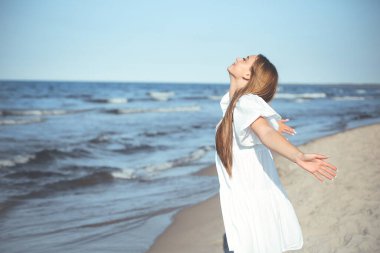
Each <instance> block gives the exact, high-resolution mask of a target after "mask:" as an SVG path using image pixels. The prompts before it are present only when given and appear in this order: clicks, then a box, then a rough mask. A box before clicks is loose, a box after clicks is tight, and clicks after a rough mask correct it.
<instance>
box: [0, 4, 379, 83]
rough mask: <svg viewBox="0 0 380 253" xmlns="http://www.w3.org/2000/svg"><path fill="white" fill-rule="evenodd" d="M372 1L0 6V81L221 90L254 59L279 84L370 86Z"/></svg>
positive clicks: (374, 61) (375, 48)
mask: <svg viewBox="0 0 380 253" xmlns="http://www.w3.org/2000/svg"><path fill="white" fill-rule="evenodd" d="M378 13H380V1H375V0H374V1H366V0H363V1H359V0H357V1H350V0H341V1H332V0H329V1H327V0H319V1H305V0H304V1H296V0H291V1H252V0H251V1H223V0H219V1H207V0H203V1H201V0H191V1H178V0H177V1H167V0H160V1H155V0H151V1H146V0H139V1H137V0H133V1H130V0H125V1H115V0H102V1H100V0H46V1H42V0H23V1H21V0H9V1H8V0H1V1H0V34H1V36H0V79H20V80H24V79H28V80H96V81H148V82H195V83H201V82H206V83H227V82H228V81H229V78H228V72H227V67H228V66H229V65H230V64H231V63H232V62H233V61H234V60H235V58H236V57H237V56H246V55H250V54H258V53H262V54H264V55H265V56H266V57H267V58H268V59H269V60H270V61H271V62H272V63H273V64H274V65H275V66H276V67H277V70H278V72H279V82H280V83H380V72H379V71H378V70H379V67H380V50H379V49H380V48H379V45H380V33H379V29H378V25H379V24H380V15H378Z"/></svg>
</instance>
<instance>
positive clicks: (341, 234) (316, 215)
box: [147, 124, 380, 253]
mask: <svg viewBox="0 0 380 253" xmlns="http://www.w3.org/2000/svg"><path fill="white" fill-rule="evenodd" d="M379 141H380V124H374V125H369V126H364V127H359V128H356V129H350V130H347V131H344V132H340V133H338V134H334V135H331V136H327V137H323V138H320V139H317V140H314V141H311V142H308V143H306V144H304V145H301V146H299V148H300V149H301V150H302V151H303V152H306V153H321V154H324V155H327V156H329V157H330V158H329V159H328V160H327V161H328V162H330V163H332V164H334V165H335V166H336V167H337V168H338V174H337V175H338V176H337V178H336V179H335V180H334V181H329V180H325V181H324V182H323V183H320V182H319V181H318V180H317V179H316V178H315V177H314V176H312V175H311V174H310V173H308V172H306V171H305V170H303V169H301V168H299V167H298V166H297V165H296V164H294V163H292V162H290V161H289V160H287V159H285V158H283V157H280V156H279V155H277V154H276V153H274V152H272V153H273V155H274V160H275V163H276V166H277V169H278V172H279V174H280V177H281V181H282V183H283V185H284V186H285V188H286V190H287V192H288V194H289V199H290V201H291V202H292V204H293V206H294V208H295V211H296V213H297V216H298V218H299V221H300V224H301V227H302V231H303V236H304V246H303V248H302V249H301V250H298V251H292V252H313V253H316V252H324V253H328V252H336V253H343V252H344V253H349V252H355V253H357V252H379V251H380V229H379V228H380V217H379V216H380V208H379V207H380V195H379V194H380V193H379V190H380V163H379V160H378V159H379V155H380V143H379ZM196 174H197V175H200V176H217V174H216V168H215V166H214V165H213V166H210V167H208V168H205V169H203V170H201V171H199V172H197V173H196ZM227 247H228V246H227V245H226V238H225V232H224V226H223V220H222V215H221V210H220V203H219V194H217V195H215V196H213V197H211V198H209V199H208V200H206V201H204V202H202V203H199V204H197V205H193V206H190V207H188V208H185V209H183V210H181V211H180V212H178V213H177V215H175V217H174V220H173V223H172V224H171V225H170V226H169V227H168V228H167V229H166V230H165V231H164V233H162V234H161V235H160V236H159V237H158V238H157V239H156V241H155V243H154V244H153V245H152V247H151V248H150V249H149V251H147V252H148V253H164V252H165V253H171V252H173V253H174V252H181V253H187V252H189V253H190V252H191V253H194V252H197V253H203V252H205V253H206V252H207V253H222V252H228V248H227Z"/></svg>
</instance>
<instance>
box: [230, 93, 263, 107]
mask: <svg viewBox="0 0 380 253" xmlns="http://www.w3.org/2000/svg"><path fill="white" fill-rule="evenodd" d="M263 102H264V103H265V101H264V99H262V98H261V97H260V96H259V95H256V94H253V93H250V94H244V95H243V96H241V97H240V98H239V100H238V102H237V105H239V106H243V107H245V106H255V105H256V106H262V105H263Z"/></svg>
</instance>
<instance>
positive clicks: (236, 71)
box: [227, 55, 257, 80]
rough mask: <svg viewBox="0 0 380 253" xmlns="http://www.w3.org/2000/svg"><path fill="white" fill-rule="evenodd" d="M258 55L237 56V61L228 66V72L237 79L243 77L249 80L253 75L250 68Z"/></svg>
mask: <svg viewBox="0 0 380 253" xmlns="http://www.w3.org/2000/svg"><path fill="white" fill-rule="evenodd" d="M256 56H257V55H248V56H247V57H244V58H239V57H238V58H236V60H235V62H234V63H232V64H231V65H230V66H229V67H228V68H227V70H228V72H229V73H230V74H231V75H233V76H234V77H235V78H236V79H240V78H243V79H246V80H249V78H250V76H251V71H250V68H251V66H252V64H253V62H254V61H255V60H256Z"/></svg>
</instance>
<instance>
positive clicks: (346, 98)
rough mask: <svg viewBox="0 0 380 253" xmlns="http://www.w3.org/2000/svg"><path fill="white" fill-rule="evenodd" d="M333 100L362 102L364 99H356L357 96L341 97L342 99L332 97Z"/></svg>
mask: <svg viewBox="0 0 380 253" xmlns="http://www.w3.org/2000/svg"><path fill="white" fill-rule="evenodd" d="M333 99H334V100H336V101H341V100H364V99H365V98H364V97H357V96H343V97H333Z"/></svg>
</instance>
